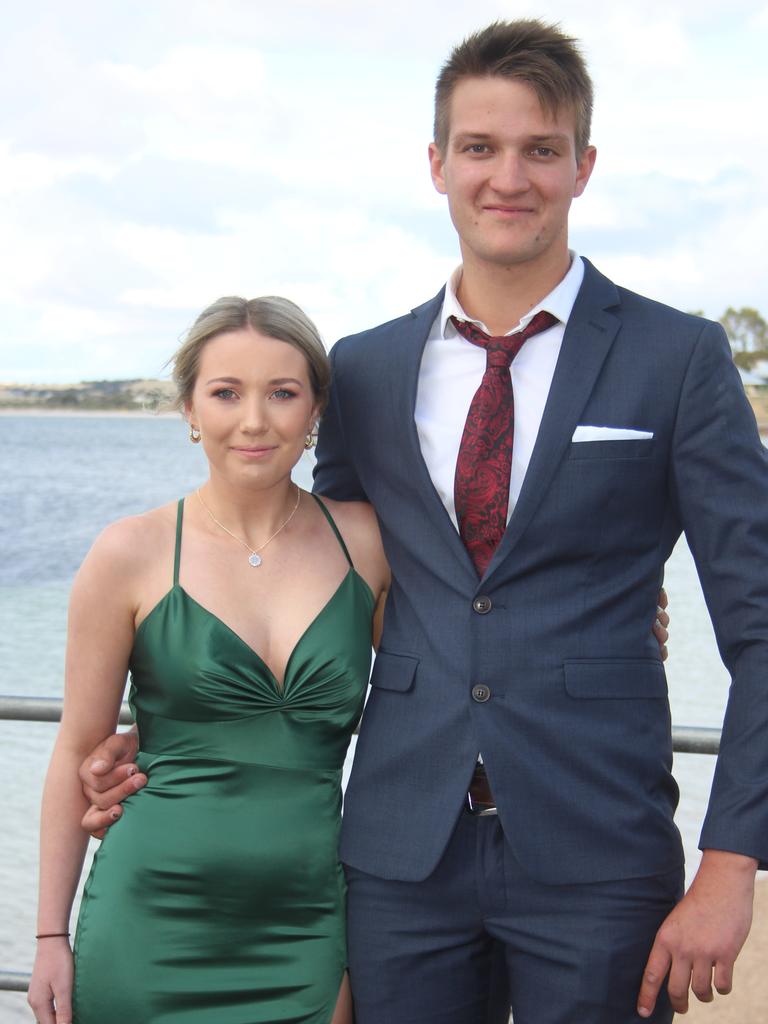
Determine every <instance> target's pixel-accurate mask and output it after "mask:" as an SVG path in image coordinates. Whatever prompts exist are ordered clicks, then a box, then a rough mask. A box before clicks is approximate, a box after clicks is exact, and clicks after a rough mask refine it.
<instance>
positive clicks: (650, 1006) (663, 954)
mask: <svg viewBox="0 0 768 1024" xmlns="http://www.w3.org/2000/svg"><path fill="white" fill-rule="evenodd" d="M670 963H671V957H670V955H669V953H668V952H667V951H666V950H665V949H664V947H663V946H662V945H661V944H660V943H659V941H658V939H657V940H656V942H654V944H653V949H652V950H651V955H650V956H649V957H648V962H647V963H646V965H645V970H644V971H643V981H642V984H641V985H640V994H639V995H638V998H637V1012H638V1015H639V1016H640V1017H650V1016H651V1014H652V1013H653V1011H654V1009H655V1007H656V999H657V998H658V995H659V990H660V989H661V986H662V985H663V984H664V979H665V978H666V976H667V971H668V970H669V965H670Z"/></svg>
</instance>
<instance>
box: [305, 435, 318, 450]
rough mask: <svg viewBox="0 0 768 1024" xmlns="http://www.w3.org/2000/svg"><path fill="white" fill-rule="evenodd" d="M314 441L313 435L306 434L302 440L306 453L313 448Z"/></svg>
mask: <svg viewBox="0 0 768 1024" xmlns="http://www.w3.org/2000/svg"><path fill="white" fill-rule="evenodd" d="M316 440H317V438H316V437H315V435H314V434H307V436H306V437H305V438H304V447H305V448H306V450H307V451H309V449H310V448H314V447H315V442H316Z"/></svg>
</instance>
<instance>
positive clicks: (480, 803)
mask: <svg viewBox="0 0 768 1024" xmlns="http://www.w3.org/2000/svg"><path fill="white" fill-rule="evenodd" d="M465 809H466V811H467V813H469V814H474V815H477V816H478V817H481V816H482V815H485V814H497V813H498V811H497V810H496V801H495V800H494V799H493V793H492V792H491V786H490V783H489V782H488V776H487V775H486V774H485V766H484V765H482V764H479V763H478V764H476V765H475V770H474V772H473V774H472V780H471V782H470V783H469V791H468V793H467V800H466V804H465Z"/></svg>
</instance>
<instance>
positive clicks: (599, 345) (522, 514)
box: [485, 260, 621, 579]
mask: <svg viewBox="0 0 768 1024" xmlns="http://www.w3.org/2000/svg"><path fill="white" fill-rule="evenodd" d="M584 265H585V270H584V281H583V282H582V286H581V288H580V290H579V294H578V296H577V298H576V302H575V303H574V306H573V311H572V312H571V316H570V317H569V319H568V324H567V326H566V330H565V335H564V337H563V344H562V346H561V349H560V355H559V358H558V360H557V365H556V367H555V373H554V376H553V378H552V386H551V387H550V389H549V396H548V398H547V402H546V405H545V407H544V414H543V416H542V419H541V426H540V427H539V433H538V436H537V438H536V443H535V445H534V448H533V453H532V455H531V461H530V463H529V465H528V470H527V472H526V474H525V479H524V481H523V486H522V489H521V491H520V496H519V498H518V500H517V504H516V505H515V509H514V511H513V513H512V516H511V518H510V520H509V523H508V524H507V529H506V531H505V533H504V536H503V538H502V540H501V543H500V544H499V547H498V548H497V550H496V552H495V554H494V556H493V559H492V560H491V563H490V565H489V566H488V571H487V573H486V576H485V579H488V577H490V576H491V575H492V574H493V572H494V571H495V570H496V569H497V568H498V567H499V566H500V565H501V564H502V562H503V561H504V559H505V558H506V557H507V555H508V554H509V553H510V552H511V551H512V549H513V548H514V546H515V544H516V543H517V542H518V541H519V539H520V537H521V536H522V534H523V532H524V531H525V529H526V527H527V526H528V523H529V522H530V520H531V517H532V516H533V514H534V512H535V511H536V508H537V507H538V505H539V502H540V501H541V500H542V498H543V497H544V494H545V492H546V490H547V487H548V486H549V484H550V482H551V480H552V477H553V475H554V473H555V471H556V470H557V467H558V466H559V464H560V461H561V460H562V458H563V456H564V455H565V452H566V450H567V448H568V446H569V445H570V443H571V438H572V437H573V432H574V430H575V429H576V427H577V425H578V423H579V417H580V415H581V413H582V410H583V409H584V407H585V405H586V404H587V402H588V400H589V396H590V395H591V393H592V389H593V388H594V386H595V383H596V381H597V378H598V376H599V374H600V371H601V369H602V366H603V363H604V362H605V358H606V356H607V355H608V352H609V351H610V348H611V345H612V344H613V341H614V338H615V337H616V334H617V332H618V330H619V327H620V325H621V324H620V321H619V319H618V317H617V316H615V315H614V314H613V313H609V312H607V309H609V308H610V307H612V306H616V305H618V303H619V293H618V291H617V289H616V287H615V285H614V284H613V283H612V282H611V281H609V280H608V278H606V277H603V275H602V274H600V273H599V272H598V271H597V270H595V268H594V267H593V266H592V264H591V263H589V261H588V260H584Z"/></svg>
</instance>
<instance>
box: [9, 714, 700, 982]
mask: <svg viewBox="0 0 768 1024" xmlns="http://www.w3.org/2000/svg"><path fill="white" fill-rule="evenodd" d="M63 704H64V702H63V701H62V700H60V699H59V698H56V697H12V696H0V720H5V721H17V722H58V721H59V719H60V718H61V711H62V707H63ZM119 720H120V723H121V725H130V723H131V722H132V721H133V719H132V717H131V712H130V709H129V707H128V705H127V704H123V705H122V707H121V708H120V719H119ZM672 748H673V750H674V751H675V753H676V754H716V753H717V752H718V750H719V749H720V730H719V729H704V728H701V727H696V726H686V725H678V726H675V727H673V729H672ZM29 978H30V976H29V974H25V973H23V972H21V971H3V970H0V992H26V991H27V987H28V985H29Z"/></svg>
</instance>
